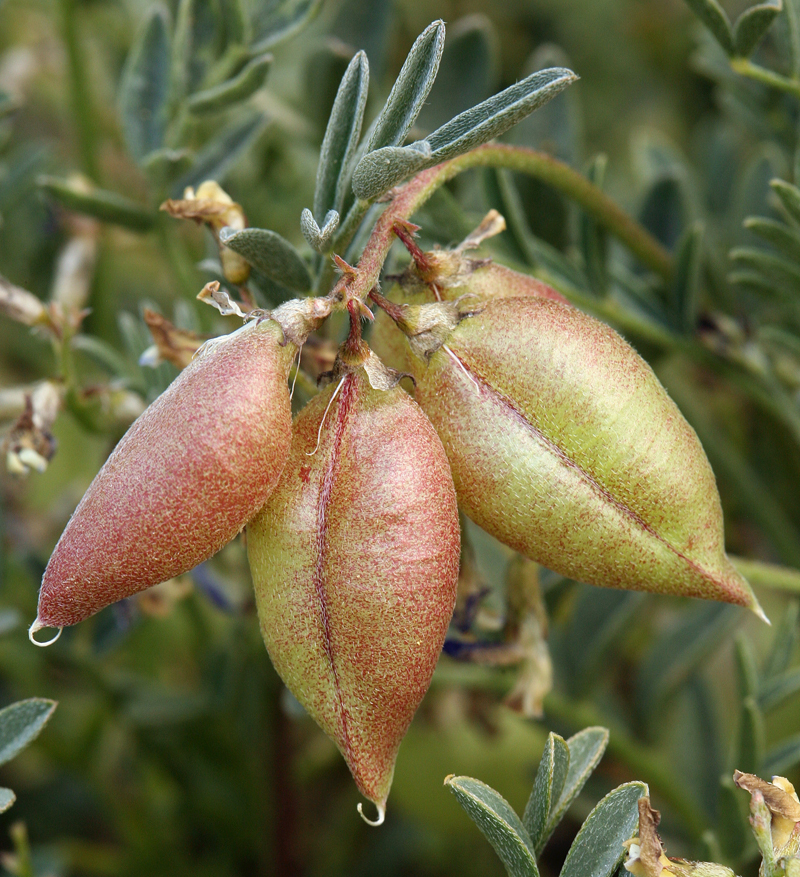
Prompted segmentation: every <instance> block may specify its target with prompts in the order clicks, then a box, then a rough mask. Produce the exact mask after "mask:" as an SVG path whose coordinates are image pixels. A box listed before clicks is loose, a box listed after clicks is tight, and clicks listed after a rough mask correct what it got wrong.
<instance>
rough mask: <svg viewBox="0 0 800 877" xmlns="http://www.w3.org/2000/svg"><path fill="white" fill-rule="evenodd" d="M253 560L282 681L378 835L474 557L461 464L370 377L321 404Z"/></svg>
mask: <svg viewBox="0 0 800 877" xmlns="http://www.w3.org/2000/svg"><path fill="white" fill-rule="evenodd" d="M247 549H248V558H249V561H250V567H251V570H252V573H253V581H254V584H255V591H256V603H257V606H258V614H259V619H260V623H261V632H262V634H263V637H264V642H265V643H266V646H267V649H268V650H269V654H270V656H271V658H272V662H273V664H274V666H275V669H276V670H277V671H278V673H279V674H280V676H281V677H282V679H283V680H284V682H285V683H286V685H287V686H288V688H289V689H290V690H291V691H292V692H293V693H294V695H295V696H296V697H297V699H298V700H299V701H300V703H302V704H303V706H304V707H305V708H306V710H307V711H308V712H309V713H310V715H311V716H312V717H313V718H314V719H315V720H316V722H317V723H318V724H319V725H320V727H321V728H322V729H323V730H324V731H325V732H326V733H327V734H328V735H329V736H330V737H331V738H332V739H333V740H334V741H335V743H336V745H337V746H338V748H339V749H340V751H341V753H342V755H343V756H344V758H345V760H346V762H347V765H348V767H349V768H350V771H351V773H352V775H353V778H354V780H355V782H356V785H357V786H358V789H359V790H360V791H361V793H362V794H363V795H364V796H365V797H366V798H368V799H369V800H371V801H373V802H374V803H375V805H376V806H377V808H378V819H377V821H376V824H378V823H380V822H381V821H382V820H383V814H384V812H385V807H386V798H387V796H388V794H389V788H390V786H391V782H392V776H393V773H394V764H395V759H396V757H397V751H398V747H399V746H400V742H401V740H402V739H403V736H404V735H405V733H406V730H407V728H408V726H409V724H410V722H411V719H412V717H413V715H414V712H415V711H416V709H417V707H418V706H419V703H420V701H421V700H422V697H423V695H424V694H425V692H426V691H427V689H428V686H429V684H430V680H431V676H432V675H433V670H434V667H435V666H436V662H437V659H438V657H439V653H440V651H441V648H442V645H443V643H444V638H445V633H446V631H447V627H448V624H449V621H450V616H451V614H452V612H453V607H454V603H455V595H456V582H457V578H458V564H459V553H460V533H459V525H458V512H457V506H456V497H455V491H454V488H453V479H452V476H451V474H450V467H449V464H448V461H447V457H446V455H445V452H444V449H443V448H442V444H441V442H440V440H439V438H438V436H437V435H436V432H435V431H434V429H433V427H432V426H431V424H430V422H429V421H428V419H427V417H425V415H424V414H423V413H422V411H421V410H420V408H419V407H418V406H417V404H416V403H415V402H414V401H413V400H412V399H411V398H410V396H408V394H407V393H405V391H403V390H402V389H401V388H400V387H399V386H394V387H392V388H389V389H376V388H374V387H373V386H372V385H371V384H370V379H369V378H368V376H367V372H366V371H365V369H364V368H362V367H360V366H356V367H355V368H353V369H352V370H349V371H346V373H345V374H344V376H341V377H337V379H335V380H334V382H333V383H332V384H331V385H330V386H329V387H328V389H327V390H326V391H325V392H323V393H321V394H319V395H318V396H316V397H315V398H314V399H313V400H312V401H311V402H309V404H308V405H307V406H306V407H305V408H304V409H303V410H302V411H301V412H300V414H299V415H298V416H297V418H296V420H295V424H294V430H293V437H292V449H291V453H290V456H289V461H288V463H287V465H286V468H285V469H284V472H283V475H282V476H281V480H280V482H279V484H278V486H277V488H276V489H275V492H274V493H273V494H272V496H271V497H270V499H269V502H268V503H267V505H266V506H265V508H264V509H263V511H262V512H261V513H260V514H259V515H258V516H257V517H256V518H255V519H254V520H253V521H252V522H251V523H250V524H249V525H248V528H247ZM359 809H360V807H359Z"/></svg>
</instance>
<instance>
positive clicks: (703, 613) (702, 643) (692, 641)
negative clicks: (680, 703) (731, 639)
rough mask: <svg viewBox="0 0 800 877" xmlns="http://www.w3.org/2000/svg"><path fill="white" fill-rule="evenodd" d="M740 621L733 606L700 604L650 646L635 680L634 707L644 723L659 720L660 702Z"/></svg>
mask: <svg viewBox="0 0 800 877" xmlns="http://www.w3.org/2000/svg"><path fill="white" fill-rule="evenodd" d="M739 621H741V616H740V615H739V614H738V613H737V610H736V609H735V608H734V607H732V606H725V605H721V604H719V603H705V604H700V605H699V606H697V608H695V607H692V608H691V609H689V610H687V611H685V612H684V613H682V615H681V616H680V618H679V619H678V621H677V623H676V624H675V625H674V626H673V627H672V628H671V629H670V630H667V631H666V632H665V633H663V634H662V635H661V636H660V637H659V638H658V639H657V640H656V641H655V642H654V643H653V645H652V646H651V648H650V652H649V654H648V655H647V657H646V658H645V660H644V661H643V662H642V664H641V666H640V668H639V673H638V678H637V680H636V691H637V706H638V711H639V714H640V716H642V718H643V719H645V720H646V721H647V722H652V721H656V720H658V718H659V716H661V715H662V713H661V706H662V704H663V702H664V701H665V700H666V699H667V698H668V697H669V696H670V695H671V694H672V693H673V692H674V691H675V690H676V688H678V686H679V685H680V684H681V683H682V682H683V680H684V679H686V677H687V676H689V674H690V673H693V672H694V671H695V670H696V669H697V668H698V667H699V666H700V665H701V663H702V662H703V660H704V659H705V658H706V657H707V656H708V655H709V654H710V653H711V652H713V651H714V649H716V647H717V646H718V644H719V643H720V642H721V641H722V639H724V638H725V637H726V636H727V635H728V633H729V632H730V630H731V628H732V627H733V626H734V625H735V624H736V623H738V622H739Z"/></svg>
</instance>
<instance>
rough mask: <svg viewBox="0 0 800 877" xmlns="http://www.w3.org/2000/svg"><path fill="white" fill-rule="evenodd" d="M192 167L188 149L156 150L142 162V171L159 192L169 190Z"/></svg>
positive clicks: (190, 154)
mask: <svg viewBox="0 0 800 877" xmlns="http://www.w3.org/2000/svg"><path fill="white" fill-rule="evenodd" d="M191 166H192V153H191V152H190V151H189V150H188V149H168V148H166V147H165V148H163V149H156V150H155V151H153V152H151V153H149V154H148V155H147V156H146V157H145V159H144V160H143V161H142V169H143V170H144V171H145V173H146V174H147V175H148V177H149V178H150V180H151V181H152V182H153V184H154V185H155V186H157V187H158V191H163V190H166V189H168V188H169V184H170V183H171V182H172V180H174V179H175V178H176V177H178V176H180V175H181V174H185V173H186V172H187V171H188V170H189V168H190V167H191Z"/></svg>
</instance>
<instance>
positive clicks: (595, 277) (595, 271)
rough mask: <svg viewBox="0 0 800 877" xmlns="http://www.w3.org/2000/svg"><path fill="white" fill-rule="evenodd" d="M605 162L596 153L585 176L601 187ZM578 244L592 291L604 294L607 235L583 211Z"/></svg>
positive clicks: (606, 282)
mask: <svg viewBox="0 0 800 877" xmlns="http://www.w3.org/2000/svg"><path fill="white" fill-rule="evenodd" d="M607 164H608V157H607V156H605V155H598V156H596V157H595V158H594V159H593V161H592V162H591V164H590V165H589V169H588V171H587V174H586V176H587V177H588V179H589V181H590V182H591V183H594V185H595V186H597V187H598V188H602V187H603V180H604V178H605V173H606V165H607ZM580 245H581V250H582V252H583V261H584V264H585V266H586V276H587V277H588V279H589V284H590V286H591V289H592V292H594V293H595V294H597V295H600V296H602V295H605V293H606V291H607V289H608V267H607V264H606V262H607V249H608V235H607V233H606V231H605V229H604V228H603V227H602V226H601V225H600V224H599V223H597V222H596V221H595V220H594V219H592V218H591V217H590V216H587V214H585V213H582V214H581V218H580Z"/></svg>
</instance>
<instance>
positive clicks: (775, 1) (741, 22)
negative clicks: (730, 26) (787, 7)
mask: <svg viewBox="0 0 800 877" xmlns="http://www.w3.org/2000/svg"><path fill="white" fill-rule="evenodd" d="M782 9H783V4H782V2H781V0H770V2H767V3H759V4H758V5H756V6H751V7H750V8H749V9H745V11H744V12H743V13H742V14H741V15H740V16H739V18H738V20H737V22H736V25H735V26H734V30H733V41H734V44H735V47H736V54H737V55H739V56H740V57H742V58H749V57H750V55H752V54H753V51H754V49H755V47H756V46H757V45H758V43H759V42H760V41H761V39H762V37H763V36H764V34H766V32H767V31H768V30H769V28H770V25H771V24H772V22H773V21H774V20H775V16H776V15H778V13H780V12H781V10H782Z"/></svg>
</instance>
